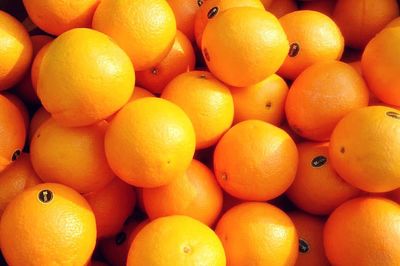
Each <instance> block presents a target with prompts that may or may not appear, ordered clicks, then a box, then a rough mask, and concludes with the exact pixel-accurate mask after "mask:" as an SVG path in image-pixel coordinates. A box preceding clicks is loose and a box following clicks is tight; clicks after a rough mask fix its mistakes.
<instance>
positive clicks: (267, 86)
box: [230, 74, 289, 126]
mask: <svg viewBox="0 0 400 266" xmlns="http://www.w3.org/2000/svg"><path fill="white" fill-rule="evenodd" d="M230 89H231V93H232V96H233V102H234V106H235V108H234V109H235V116H234V120H233V121H234V123H235V124H236V123H238V122H241V121H245V120H249V119H258V120H262V121H265V122H268V123H271V124H273V125H277V126H278V125H280V124H281V122H282V121H283V119H284V118H285V101H286V97H287V94H288V92H289V88H288V86H287V84H286V82H285V80H283V79H282V78H281V77H280V76H278V75H275V74H272V75H271V76H269V77H267V78H266V79H264V80H263V81H261V82H259V83H256V84H254V85H250V86H248V87H244V88H239V87H231V88H230Z"/></svg>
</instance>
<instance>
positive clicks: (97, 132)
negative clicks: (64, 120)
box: [30, 119, 115, 193]
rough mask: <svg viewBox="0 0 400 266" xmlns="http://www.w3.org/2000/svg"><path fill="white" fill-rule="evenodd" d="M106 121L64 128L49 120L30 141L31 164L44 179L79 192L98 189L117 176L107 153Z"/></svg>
mask: <svg viewBox="0 0 400 266" xmlns="http://www.w3.org/2000/svg"><path fill="white" fill-rule="evenodd" d="M106 128H107V123H106V122H102V123H99V124H96V125H93V126H87V127H79V128H78V127H76V128H71V127H63V126H61V125H60V124H58V123H57V122H56V121H55V120H54V119H48V120H47V121H46V122H44V123H43V124H42V125H41V126H40V127H39V129H37V130H36V133H35V134H34V136H33V138H32V140H31V146H30V150H31V160H32V165H33V168H34V169H35V171H36V172H37V174H38V175H39V177H40V178H41V179H42V180H43V181H45V182H56V183H61V184H64V185H67V186H69V187H71V188H73V189H75V190H77V191H78V192H80V193H88V192H92V191H96V190H98V189H100V188H102V187H104V186H105V185H106V184H108V183H109V182H110V181H111V180H112V179H113V178H114V177H115V175H114V173H113V172H112V171H111V169H110V167H109V166H108V164H107V160H106V156H105V153H104V135H105V131H106Z"/></svg>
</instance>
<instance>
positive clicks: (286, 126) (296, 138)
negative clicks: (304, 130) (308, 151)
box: [280, 121, 304, 143]
mask: <svg viewBox="0 0 400 266" xmlns="http://www.w3.org/2000/svg"><path fill="white" fill-rule="evenodd" d="M280 128H281V129H283V130H284V131H285V132H286V133H287V134H288V135H289V136H290V137H291V138H292V139H293V141H294V142H295V143H300V142H302V141H304V139H303V138H302V137H301V136H299V135H297V133H296V132H294V130H293V129H292V128H291V127H290V126H289V124H288V123H287V121H285V122H284V123H283V124H282V125H281V126H280Z"/></svg>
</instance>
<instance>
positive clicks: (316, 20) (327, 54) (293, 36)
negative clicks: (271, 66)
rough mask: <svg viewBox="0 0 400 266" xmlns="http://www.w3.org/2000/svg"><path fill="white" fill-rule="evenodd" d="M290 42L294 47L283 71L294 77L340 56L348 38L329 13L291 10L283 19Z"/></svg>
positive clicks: (291, 77)
mask: <svg viewBox="0 0 400 266" xmlns="http://www.w3.org/2000/svg"><path fill="white" fill-rule="evenodd" d="M279 22H280V23H281V25H282V27H283V29H284V30H285V33H286V35H287V37H288V40H289V43H290V50H289V53H288V55H287V57H286V60H285V62H284V63H283V65H282V66H281V68H280V69H279V74H280V75H282V76H283V77H285V78H288V79H291V80H294V79H295V78H296V77H297V76H298V75H299V74H300V73H301V72H303V70H304V69H306V68H307V67H309V66H311V65H312V64H314V63H316V62H321V61H324V60H339V59H340V57H341V56H342V53H343V49H344V39H343V36H342V34H341V33H340V30H339V28H338V26H337V25H336V24H335V22H334V21H333V20H332V19H331V18H330V17H328V16H326V15H324V14H322V13H319V12H316V11H311V10H300V11H295V12H292V13H289V14H287V15H285V16H283V17H281V18H280V19H279Z"/></svg>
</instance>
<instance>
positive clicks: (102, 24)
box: [92, 0, 176, 71]
mask: <svg viewBox="0 0 400 266" xmlns="http://www.w3.org/2000/svg"><path fill="white" fill-rule="evenodd" d="M92 26H93V28H94V29H95V30H98V31H101V32H104V33H106V34H107V35H109V36H111V37H112V38H113V39H114V40H115V41H116V42H117V43H118V45H119V46H121V47H122V49H124V50H125V52H126V53H127V54H128V55H129V57H130V58H131V60H132V63H133V65H134V67H135V70H137V71H140V70H145V69H147V68H150V67H152V66H154V65H156V64H158V63H159V62H161V60H162V59H163V58H164V57H165V56H166V55H167V54H168V52H169V50H170V49H171V47H172V45H173V43H174V38H175V34H176V21H175V16H174V13H173V11H172V9H171V7H170V6H169V5H168V2H167V1H165V0H135V1H131V0H102V1H101V2H100V5H99V7H98V8H97V10H96V12H95V14H94V17H93V23H92Z"/></svg>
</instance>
